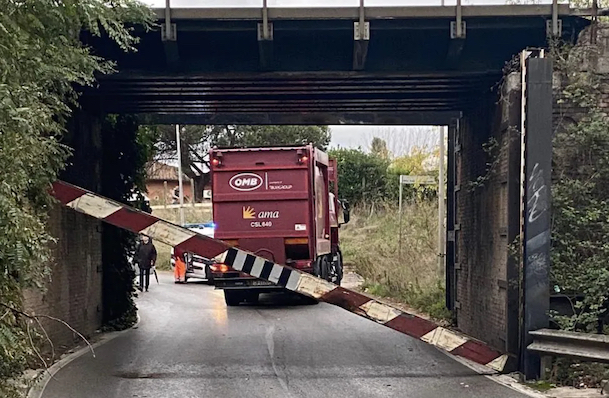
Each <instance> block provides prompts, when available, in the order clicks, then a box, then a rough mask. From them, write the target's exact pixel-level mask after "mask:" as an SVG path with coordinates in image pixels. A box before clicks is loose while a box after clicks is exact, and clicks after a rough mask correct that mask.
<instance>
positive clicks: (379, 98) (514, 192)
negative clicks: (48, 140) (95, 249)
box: [71, 5, 586, 369]
mask: <svg viewBox="0 0 609 398" xmlns="http://www.w3.org/2000/svg"><path fill="white" fill-rule="evenodd" d="M165 12H166V10H157V14H158V15H159V18H160V23H161V24H163V22H164V19H163V18H164V16H165ZM458 13H459V12H457V9H455V8H453V7H416V8H365V9H364V10H363V21H364V23H368V22H369V23H370V25H369V36H368V33H366V32H363V34H362V32H359V36H358V29H357V27H356V26H354V22H356V21H358V18H359V16H360V10H359V9H357V8H344V9H269V10H268V13H267V14H268V21H269V24H268V25H267V32H270V33H268V34H267V35H266V36H265V35H264V34H262V33H261V31H264V26H261V23H262V15H263V14H264V12H263V10H260V9H218V10H213V9H204V10H203V9H201V10H198V9H188V10H186V9H182V10H180V9H172V10H170V16H171V23H172V24H171V25H169V27H168V28H167V27H166V28H164V29H163V30H162V32H159V31H152V32H147V33H143V32H142V43H141V46H140V47H139V51H138V53H136V54H123V53H121V52H119V51H118V50H117V49H114V48H111V47H109V45H108V44H107V43H106V42H105V41H104V40H103V39H102V40H99V39H94V38H91V39H90V43H91V44H92V45H93V46H94V47H95V48H96V49H97V50H98V51H99V53H100V55H103V56H105V57H108V58H111V59H116V60H117V62H118V66H117V68H118V70H119V73H117V74H115V75H112V76H108V77H104V78H103V79H102V80H101V81H100V85H99V87H98V88H96V89H95V90H90V91H87V92H85V95H84V96H83V98H82V105H83V112H81V113H80V115H79V116H77V117H76V120H77V122H76V123H75V125H80V127H75V128H74V129H72V133H73V134H74V135H75V136H79V135H83V134H84V135H86V134H91V133H90V132H91V131H95V129H94V128H91V127H92V126H94V125H95V124H96V123H97V122H96V120H98V118H99V117H101V115H103V114H107V113H130V114H137V115H138V117H139V118H140V120H141V121H142V122H144V123H167V124H169V123H179V124H377V125H378V124H387V125H389V124H395V125H421V124H429V125H448V126H450V129H449V132H450V135H449V180H448V192H449V195H448V198H447V199H448V209H449V210H448V214H447V216H448V217H447V223H448V229H449V232H448V236H447V242H448V243H447V249H448V257H447V275H448V279H447V290H448V296H447V304H448V306H449V308H450V309H452V310H453V311H454V313H455V317H456V321H457V326H458V328H459V329H461V330H463V331H464V332H466V333H468V334H469V335H471V336H473V337H476V338H479V339H481V340H483V341H485V342H487V343H489V344H491V345H492V346H494V347H496V348H497V349H499V350H501V351H503V352H509V353H511V354H513V355H514V356H515V357H519V356H520V354H521V352H522V347H523V342H522V338H523V334H522V332H523V329H522V327H521V320H522V317H521V313H520V311H521V309H522V297H521V296H522V292H520V291H519V290H518V288H516V289H514V288H510V286H511V285H510V280H512V279H513V278H514V277H515V276H517V275H518V274H519V272H520V269H521V265H520V264H517V263H514V262H513V261H511V260H509V257H508V245H509V244H510V243H511V242H512V241H513V238H515V237H516V236H519V235H520V216H519V214H520V211H521V209H520V201H521V199H520V196H519V195H520V180H521V169H520V165H521V149H522V148H521V146H520V142H519V141H518V140H515V139H514V137H513V135H514V131H516V132H517V131H519V127H520V116H521V114H520V106H521V104H520V98H519V96H520V94H519V93H520V87H519V86H518V81H519V80H518V79H519V78H518V77H516V78H514V76H512V80H513V79H516V80H515V81H512V83H513V84H512V85H511V86H510V84H511V83H510V82H508V84H507V85H505V84H504V85H500V82H501V80H502V78H503V76H504V67H505V65H506V63H510V61H511V60H513V59H514V57H515V56H518V54H519V52H520V51H521V50H522V49H525V48H529V47H543V46H546V45H547V34H548V33H549V32H548V30H547V25H548V21H550V22H551V21H552V6H550V5H534V6H470V7H462V9H461V10H460V14H461V15H462V18H463V21H464V22H465V24H464V25H461V26H462V28H463V29H462V30H461V32H456V30H455V29H451V22H456V20H457V14H458ZM557 16H558V18H559V20H560V22H561V23H560V26H561V30H560V31H559V32H555V33H558V34H559V35H560V36H562V38H563V39H565V40H571V39H572V38H573V37H577V34H578V33H579V32H580V30H581V29H582V28H583V27H584V26H585V25H586V21H585V20H583V19H581V18H580V17H578V16H576V15H574V12H573V11H572V10H570V9H569V8H568V6H565V5H560V6H559V7H558V8H557ZM454 25H455V24H452V27H453V28H454V27H455V26H454ZM168 31H169V32H175V33H170V34H167V33H165V32H168ZM451 31H452V34H451ZM550 33H551V32H550ZM362 38H363V39H362ZM516 65H517V64H516ZM516 71H519V69H518V67H517V68H516ZM518 76H519V74H518ZM546 77H547V76H546ZM502 93H503V94H506V95H507V96H508V97H509V98H510V99H511V101H510V102H507V103H506V102H499V99H500V97H501V95H500V94H502ZM79 120H80V123H78V121H79ZM514 129H516V130H514ZM490 137H496V138H497V139H498V140H499V141H500V142H501V143H502V144H503V145H502V147H501V148H502V150H501V154H500V169H501V170H502V173H500V174H498V175H497V176H495V177H493V178H491V179H489V180H488V181H487V183H486V185H485V186H484V187H482V188H480V189H476V190H472V189H470V188H469V182H471V181H474V180H475V179H476V178H478V177H479V176H482V175H484V174H485V167H486V163H487V159H486V158H485V154H484V152H483V149H482V146H483V144H484V143H486V142H487V141H488V140H489V138H490ZM80 139H82V140H84V141H87V139H86V138H80ZM89 141H90V145H93V146H95V145H97V146H99V142H98V141H99V140H96V139H95V137H93V138H89ZM96 142H97V143H96ZM85 145H86V144H85ZM78 150H80V152H81V153H86V151H83V150H82V148H77V152H78ZM81 156H82V159H81V160H80V162H84V163H86V162H89V163H90V162H91V161H92V160H91V157H90V155H81ZM85 158H86V159H85ZM76 169H77V167H74V168H73V169H72V170H73V171H72V177H73V178H72V179H71V182H75V183H77V184H79V182H80V181H82V182H87V183H88V185H87V184H85V183H82V184H79V185H83V186H85V187H91V186H93V187H94V185H95V184H91V178H90V175H88V176H87V175H85V174H84V173H85V172H84V171H74V170H76ZM83 170H84V169H83ZM79 180H80V181H79ZM93 190H95V189H94V188H93ZM546 282H547V281H546ZM542 321H543V320H542ZM519 368H520V369H523V368H524V364H523V363H520V365H519Z"/></svg>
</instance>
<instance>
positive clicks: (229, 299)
mask: <svg viewBox="0 0 609 398" xmlns="http://www.w3.org/2000/svg"><path fill="white" fill-rule="evenodd" d="M241 299H242V296H241V292H233V291H230V290H225V291H224V302H225V303H226V305H227V306H229V307H236V306H238V305H239V303H241Z"/></svg>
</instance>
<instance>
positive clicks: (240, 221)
mask: <svg viewBox="0 0 609 398" xmlns="http://www.w3.org/2000/svg"><path fill="white" fill-rule="evenodd" d="M210 164H211V181H212V202H213V218H214V223H215V226H216V230H215V237H216V239H221V240H223V241H225V242H226V243H228V244H230V245H233V246H237V247H240V248H242V249H244V250H248V251H250V252H252V253H254V254H256V255H258V256H261V257H264V258H266V259H268V260H270V261H273V262H276V263H279V264H284V265H288V266H291V267H293V268H297V269H300V270H303V271H305V272H308V273H311V274H314V275H316V276H319V277H321V278H324V279H325V280H328V281H330V282H334V283H337V284H340V282H341V279H342V276H343V259H342V253H341V250H340V245H339V239H338V235H339V234H338V230H339V227H340V225H342V224H345V223H347V222H348V221H349V208H348V203H346V202H345V201H339V200H338V197H337V192H338V176H337V171H336V165H335V162H334V160H332V159H329V157H328V155H327V154H326V153H325V152H323V151H321V150H319V149H317V148H315V147H314V146H313V145H307V146H299V147H264V148H247V149H245V148H239V149H234V148H232V149H220V148H214V149H212V150H211V151H210ZM212 270H213V281H214V284H215V286H216V288H218V289H223V290H224V297H225V300H226V304H227V305H229V306H234V305H238V304H240V303H241V302H243V301H248V302H256V301H257V300H258V296H259V294H260V293H262V292H269V291H278V290H281V287H279V286H277V285H275V284H273V283H271V282H268V281H265V280H261V279H257V278H254V277H251V276H249V275H246V274H243V273H241V272H238V271H235V270H233V269H231V268H229V267H226V266H223V265H221V264H220V265H216V266H214V267H212Z"/></svg>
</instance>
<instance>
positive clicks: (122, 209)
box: [52, 181, 512, 371]
mask: <svg viewBox="0 0 609 398" xmlns="http://www.w3.org/2000/svg"><path fill="white" fill-rule="evenodd" d="M52 194H53V195H54V196H55V198H56V199H57V200H58V201H59V202H60V203H61V204H62V205H64V206H66V207H69V208H71V209H73V210H75V211H77V212H79V213H83V214H87V215H89V216H92V217H95V218H97V219H99V220H102V221H104V222H106V223H109V224H112V225H115V226H117V227H120V228H124V229H127V230H129V231H132V232H135V233H140V234H144V235H147V236H149V237H150V238H152V239H156V240H158V241H159V242H162V243H165V244H168V245H170V246H173V247H177V248H180V249H182V250H184V251H188V252H192V253H195V254H198V255H200V256H203V257H206V258H220V259H221V261H222V263H224V264H226V265H228V266H229V267H232V268H233V269H235V270H237V271H241V272H244V273H246V274H249V275H251V276H254V277H256V278H260V279H263V280H266V281H269V282H272V283H274V284H276V285H278V286H281V287H284V288H285V289H287V290H291V291H293V292H296V293H300V294H302V295H304V296H308V297H312V298H314V299H316V300H319V301H325V302H327V303H330V304H334V305H336V306H338V307H341V308H344V309H346V310H347V311H349V312H352V313H354V314H356V315H359V316H361V317H364V318H366V319H369V320H372V321H375V322H377V323H379V324H381V325H384V326H387V327H388V328H391V329H393V330H395V331H397V332H400V333H404V334H407V335H409V336H412V337H414V338H417V339H419V340H422V341H424V342H426V343H428V344H431V345H433V346H435V347H438V348H440V349H443V350H445V351H447V352H449V353H451V354H453V355H457V356H460V357H463V358H467V359H469V360H471V361H474V362H477V363H479V364H482V365H485V366H487V367H488V368H489V369H494V370H496V371H503V369H504V368H505V367H506V364H507V362H508V360H509V359H510V358H512V357H510V356H509V355H508V354H503V353H501V352H499V351H497V350H495V349H493V348H492V347H489V346H488V345H487V344H485V343H483V342H481V341H478V340H475V339H472V338H471V337H469V336H466V335H464V334H461V333H459V332H455V331H453V330H450V329H448V328H445V327H442V326H440V325H437V324H435V323H434V322H432V321H430V320H428V319H425V318H421V317H418V316H416V315H413V314H410V313H407V312H404V311H402V310H400V309H397V308H394V307H392V306H390V305H388V304H385V303H382V302H380V301H378V300H375V299H373V298H370V297H368V296H366V295H365V294H363V293H359V292H356V291H352V290H348V289H345V288H343V287H340V286H337V285H335V284H333V283H330V282H327V281H326V280H324V279H321V278H318V277H316V276H314V275H311V274H308V273H306V272H303V271H300V270H297V269H294V268H290V267H287V266H285V265H280V264H275V263H274V262H272V261H269V260H267V259H266V258H263V257H258V256H256V255H255V254H252V253H249V252H247V251H245V250H241V249H239V248H237V247H231V246H230V245H228V244H226V243H225V242H223V241H221V240H217V239H212V238H210V237H208V236H205V235H201V234H199V233H197V232H195V231H191V230H190V229H187V228H183V227H180V226H178V225H175V224H173V223H170V222H168V221H165V220H162V219H159V218H158V217H155V216H153V215H151V214H148V213H145V212H143V211H140V210H137V209H134V208H132V207H130V206H126V205H123V204H121V203H119V202H115V201H113V200H110V199H107V198H104V197H103V196H100V195H97V194H94V193H92V192H90V191H87V190H85V189H83V188H80V187H77V186H74V185H71V184H68V183H66V182H63V181H56V182H55V183H54V184H53V190H52Z"/></svg>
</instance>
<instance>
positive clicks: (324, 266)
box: [319, 256, 331, 282]
mask: <svg viewBox="0 0 609 398" xmlns="http://www.w3.org/2000/svg"><path fill="white" fill-rule="evenodd" d="M319 265H320V268H321V270H320V271H321V279H324V280H327V281H330V267H331V265H330V262H329V261H328V257H327V256H323V257H320V258H319ZM330 282H331V281H330Z"/></svg>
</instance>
